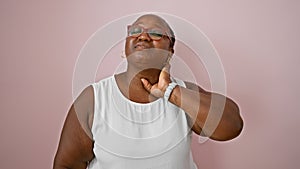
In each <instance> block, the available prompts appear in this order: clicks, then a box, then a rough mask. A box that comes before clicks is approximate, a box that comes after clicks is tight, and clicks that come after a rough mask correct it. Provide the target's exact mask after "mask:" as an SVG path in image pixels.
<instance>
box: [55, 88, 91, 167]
mask: <svg viewBox="0 0 300 169" xmlns="http://www.w3.org/2000/svg"><path fill="white" fill-rule="evenodd" d="M93 97H94V92H93V87H92V86H89V87H87V88H85V89H84V90H83V91H82V92H81V93H80V95H79V96H78V97H77V98H76V100H75V101H74V103H73V104H72V105H71V107H70V109H69V112H68V115H67V118H66V120H65V122H64V127H63V130H62V133H61V137H60V142H59V146H58V149H57V152H56V155H55V159H54V164H53V168H54V169H60V168H64V167H65V168H78V169H85V168H86V167H87V164H88V162H89V161H91V160H92V159H93V158H94V154H93V139H92V133H91V125H92V124H91V122H92V115H93V110H94V109H93V105H94V98H93Z"/></svg>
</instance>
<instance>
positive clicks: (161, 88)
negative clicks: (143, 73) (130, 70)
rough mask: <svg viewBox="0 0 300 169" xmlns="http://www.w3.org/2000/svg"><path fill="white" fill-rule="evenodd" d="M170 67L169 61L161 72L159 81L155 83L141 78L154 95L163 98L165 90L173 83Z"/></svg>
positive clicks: (145, 86)
mask: <svg viewBox="0 0 300 169" xmlns="http://www.w3.org/2000/svg"><path fill="white" fill-rule="evenodd" d="M170 67H171V65H170V64H169V63H167V64H166V65H165V66H164V67H163V69H162V70H161V72H160V75H159V79H158V82H157V83H155V84H153V85H152V84H151V83H150V82H149V81H148V80H146V79H141V81H142V83H143V85H144V88H145V89H146V90H147V91H148V92H149V93H150V94H151V95H153V96H154V97H157V98H161V97H164V94H165V91H166V89H167V87H168V85H169V83H171V78H170V73H169V72H170Z"/></svg>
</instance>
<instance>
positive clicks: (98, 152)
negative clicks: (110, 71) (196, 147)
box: [54, 14, 243, 169]
mask: <svg viewBox="0 0 300 169" xmlns="http://www.w3.org/2000/svg"><path fill="white" fill-rule="evenodd" d="M174 43H175V36H174V33H173V31H172V29H171V28H170V27H169V25H168V24H167V23H166V21H165V20H163V19H162V18H160V17H159V16H156V15H152V14H148V15H143V16H141V17H140V18H138V19H137V20H136V21H135V22H134V23H133V24H132V25H131V26H128V36H127V37H126V44H125V54H126V59H127V63H128V64H127V65H128V66H127V70H126V71H125V72H123V73H120V74H116V75H114V76H111V77H109V78H106V79H103V80H101V81H99V82H98V83H94V84H93V85H91V86H89V87H87V88H86V89H85V90H84V91H83V92H82V93H81V94H80V96H79V97H78V98H77V99H76V100H75V102H74V103H73V104H72V106H71V108H70V110H69V113H68V116H67V118H66V121H65V124H64V127H63V131H62V134H61V139H60V143H59V147H58V150H57V153H56V156H55V160H54V169H66V168H72V169H84V168H86V167H87V166H88V167H89V168H91V169H95V168H97V169H98V168H99V169H102V168H105V169H135V168H136V169H144V168H145V169H146V168H147V169H149V168H151V169H154V168H155V169H166V168H172V169H175V168H178V169H194V168H197V167H196V166H195V164H194V162H193V159H192V155H191V151H190V143H191V134H192V131H193V132H195V133H197V134H199V135H202V136H207V137H209V138H210V139H213V140H218V141H225V140H230V139H233V138H235V137H237V136H238V135H239V134H240V132H241V130H242V128H243V121H242V118H241V116H240V114H239V108H238V106H237V104H235V103H234V102H233V101H232V100H231V99H229V98H226V97H225V96H222V95H219V94H215V93H211V92H208V91H205V90H204V89H202V88H201V87H199V86H197V85H195V84H193V83H190V82H183V81H181V80H178V79H174V78H172V77H171V76H170V74H169V70H170V64H169V60H170V58H171V57H172V55H173V53H174V49H173V46H174ZM212 97H214V98H216V100H220V104H214V105H212V104H211V99H212ZM222 100H224V101H225V105H224V107H222V106H220V105H222V103H221V101H222ZM219 107H222V109H220V108H219ZM223 108H224V109H223ZM218 110H222V111H223V112H221V113H222V115H221V118H220V119H219V118H218V117H219V116H218V115H219V113H220V112H217V111H218ZM208 114H209V116H210V117H212V118H210V119H213V120H210V121H209V122H208V121H206V120H207V116H208ZM213 126H215V127H213ZM190 129H191V130H190Z"/></svg>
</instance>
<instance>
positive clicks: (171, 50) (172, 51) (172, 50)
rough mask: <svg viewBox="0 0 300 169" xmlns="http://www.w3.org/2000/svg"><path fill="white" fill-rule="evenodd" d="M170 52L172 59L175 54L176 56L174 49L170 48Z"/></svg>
mask: <svg viewBox="0 0 300 169" xmlns="http://www.w3.org/2000/svg"><path fill="white" fill-rule="evenodd" d="M169 51H170V54H169V55H170V56H169V57H172V56H173V54H174V48H171V47H170V48H169Z"/></svg>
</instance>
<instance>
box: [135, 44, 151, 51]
mask: <svg viewBox="0 0 300 169" xmlns="http://www.w3.org/2000/svg"><path fill="white" fill-rule="evenodd" d="M149 48H150V47H149V45H147V44H145V43H137V44H136V45H134V49H136V50H144V49H149Z"/></svg>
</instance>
